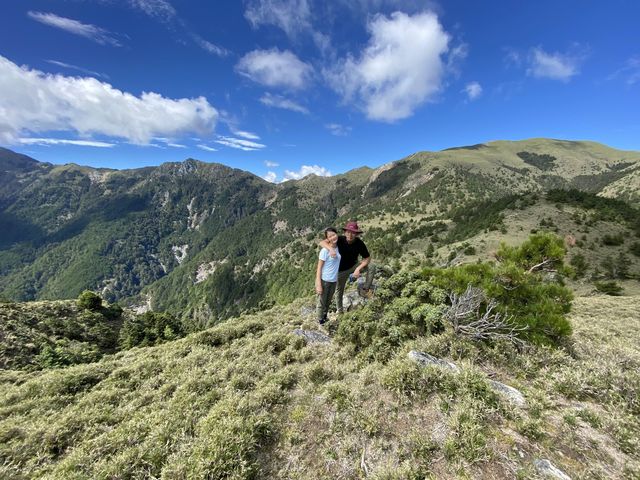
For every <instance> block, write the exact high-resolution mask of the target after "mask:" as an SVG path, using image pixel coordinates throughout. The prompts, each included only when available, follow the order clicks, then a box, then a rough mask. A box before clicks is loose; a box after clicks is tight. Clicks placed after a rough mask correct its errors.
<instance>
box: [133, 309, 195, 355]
mask: <svg viewBox="0 0 640 480" xmlns="http://www.w3.org/2000/svg"><path fill="white" fill-rule="evenodd" d="M184 334H185V332H184V329H183V327H182V324H181V322H180V320H178V319H176V318H175V317H174V316H173V315H171V314H169V313H160V312H146V313H143V314H142V315H137V316H136V317H133V318H127V319H126V320H125V321H124V324H123V325H122V329H121V330H120V347H121V348H122V349H129V348H133V347H138V346H139V347H147V346H151V345H159V344H161V343H164V342H166V341H170V340H176V339H178V338H180V337H183V336H184Z"/></svg>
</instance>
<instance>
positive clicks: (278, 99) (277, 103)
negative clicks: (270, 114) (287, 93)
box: [260, 92, 309, 115]
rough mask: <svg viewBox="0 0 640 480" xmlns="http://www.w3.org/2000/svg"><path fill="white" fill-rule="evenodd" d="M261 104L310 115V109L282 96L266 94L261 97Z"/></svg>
mask: <svg viewBox="0 0 640 480" xmlns="http://www.w3.org/2000/svg"><path fill="white" fill-rule="evenodd" d="M260 103H262V104H263V105H266V106H267V107H274V108H282V109H284V110H291V111H292V112H298V113H303V114H305V115H307V114H309V109H308V108H306V107H304V106H302V105H300V104H299V103H296V102H294V101H293V100H289V99H288V98H285V97H283V96H281V95H273V94H271V93H268V92H267V93H265V94H264V95H263V96H262V97H260Z"/></svg>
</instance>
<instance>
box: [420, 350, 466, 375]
mask: <svg viewBox="0 0 640 480" xmlns="http://www.w3.org/2000/svg"><path fill="white" fill-rule="evenodd" d="M409 358H410V359H411V360H413V361H414V362H416V363H419V364H420V365H423V366H426V365H435V366H437V367H441V368H446V369H447V370H452V371H454V372H456V373H457V372H459V371H460V368H459V367H458V366H457V365H456V364H455V363H451V362H448V361H447V360H441V359H439V358H436V357H434V356H433V355H429V354H428V353H424V352H418V351H417V350H411V351H410V352H409Z"/></svg>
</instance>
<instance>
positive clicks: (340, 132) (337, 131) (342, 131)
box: [324, 123, 351, 137]
mask: <svg viewBox="0 0 640 480" xmlns="http://www.w3.org/2000/svg"><path fill="white" fill-rule="evenodd" d="M324 128H326V129H327V130H329V131H330V132H331V135H335V136H337V137H346V136H347V135H349V134H350V133H351V127H346V126H344V125H340V124H339V123H327V124H326V125H325V126H324Z"/></svg>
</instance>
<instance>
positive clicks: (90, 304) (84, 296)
mask: <svg viewBox="0 0 640 480" xmlns="http://www.w3.org/2000/svg"><path fill="white" fill-rule="evenodd" d="M77 305H78V308H80V309H82V310H91V311H92V312H97V311H98V310H100V309H101V308H102V298H101V297H100V295H98V294H97V293H94V292H92V291H91V290H85V291H84V292H82V293H81V294H80V296H79V297H78V301H77Z"/></svg>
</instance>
